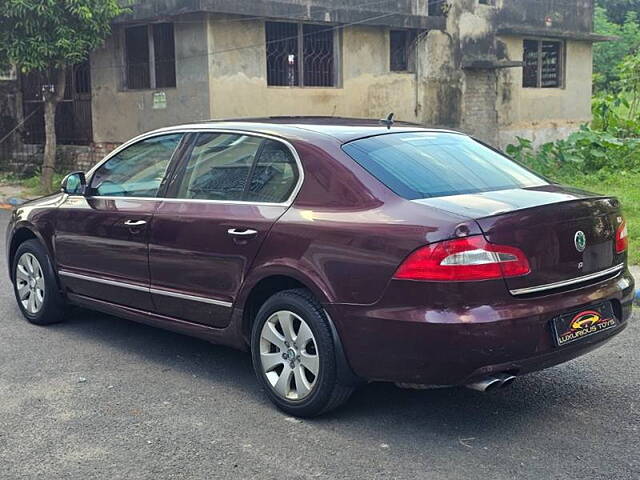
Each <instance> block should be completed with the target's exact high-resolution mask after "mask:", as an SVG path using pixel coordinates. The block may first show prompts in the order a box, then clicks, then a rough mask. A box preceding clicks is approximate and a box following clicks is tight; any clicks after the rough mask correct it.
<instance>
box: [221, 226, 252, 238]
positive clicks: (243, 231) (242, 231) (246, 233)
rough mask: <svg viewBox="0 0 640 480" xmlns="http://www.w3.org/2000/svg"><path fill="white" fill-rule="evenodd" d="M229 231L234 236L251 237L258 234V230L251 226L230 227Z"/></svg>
mask: <svg viewBox="0 0 640 480" xmlns="http://www.w3.org/2000/svg"><path fill="white" fill-rule="evenodd" d="M227 233H228V234H229V235H231V236H232V237H239V238H249V237H253V236H254V235H256V234H257V233H258V231H257V230H252V229H250V228H230V229H229V230H227Z"/></svg>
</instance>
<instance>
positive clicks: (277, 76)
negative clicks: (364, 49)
mask: <svg viewBox="0 0 640 480" xmlns="http://www.w3.org/2000/svg"><path fill="white" fill-rule="evenodd" d="M265 32H266V45H267V49H266V53H267V84H268V85H271V86H288V87H334V86H336V83H337V82H336V76H337V75H336V58H335V30H334V29H333V28H332V27H330V26H325V25H310V24H296V23H282V22H267V23H266V26H265Z"/></svg>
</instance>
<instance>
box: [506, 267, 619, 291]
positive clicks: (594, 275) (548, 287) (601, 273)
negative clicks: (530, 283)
mask: <svg viewBox="0 0 640 480" xmlns="http://www.w3.org/2000/svg"><path fill="white" fill-rule="evenodd" d="M623 269H624V263H621V264H619V265H616V266H615V267H611V268H608V269H606V270H601V271H599V272H595V273H591V274H589V275H584V276H582V277H576V278H572V279H570V280H563V281H561V282H555V283H547V284H546V285H538V286H537V287H528V288H517V289H515V290H509V292H510V293H511V295H526V294H528V293H537V292H544V291H547V290H553V289H556V288H562V287H568V286H570V285H575V284H576V283H582V282H588V281H589V280H595V279H596V278H600V277H605V276H607V275H611V274H612V273H619V272H621V271H622V270H623Z"/></svg>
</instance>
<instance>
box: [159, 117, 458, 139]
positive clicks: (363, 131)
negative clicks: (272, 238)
mask: <svg viewBox="0 0 640 480" xmlns="http://www.w3.org/2000/svg"><path fill="white" fill-rule="evenodd" d="M210 128H219V129H225V130H242V131H249V132H256V133H263V134H269V135H275V136H278V137H282V138H285V139H287V138H291V137H295V138H302V139H305V137H312V136H314V135H313V134H316V135H317V134H321V135H324V136H329V137H333V138H335V139H336V140H338V141H339V142H340V143H347V142H350V141H353V140H357V139H359V138H365V137H371V136H375V135H383V134H387V133H399V132H434V131H437V132H443V133H455V134H459V132H455V131H453V130H445V129H438V128H426V127H424V126H422V125H418V124H415V123H409V122H400V121H396V122H394V124H393V126H392V127H391V128H387V126H386V125H383V124H381V123H380V121H379V120H371V119H363V118H343V117H310V116H300V117H264V118H241V119H229V120H210V121H207V122H200V123H190V124H184V125H176V126H174V127H168V128H163V129H160V130H158V132H160V131H175V130H186V129H193V130H204V129H210ZM309 139H311V138H309Z"/></svg>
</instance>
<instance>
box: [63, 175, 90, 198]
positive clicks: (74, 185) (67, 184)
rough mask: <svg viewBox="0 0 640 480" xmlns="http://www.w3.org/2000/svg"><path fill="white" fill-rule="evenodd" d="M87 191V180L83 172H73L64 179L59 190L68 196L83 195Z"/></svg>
mask: <svg viewBox="0 0 640 480" xmlns="http://www.w3.org/2000/svg"><path fill="white" fill-rule="evenodd" d="M86 189H87V179H86V177H85V175H84V172H73V173H70V174H69V175H67V176H66V177H64V179H63V180H62V184H61V185H60V190H61V191H63V192H64V193H66V194H68V195H84V194H85V191H86Z"/></svg>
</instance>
